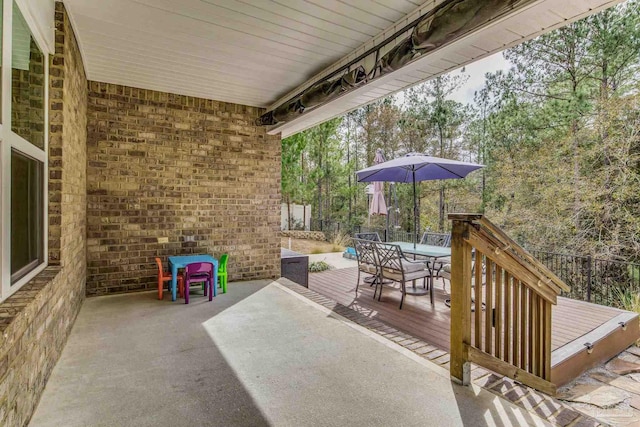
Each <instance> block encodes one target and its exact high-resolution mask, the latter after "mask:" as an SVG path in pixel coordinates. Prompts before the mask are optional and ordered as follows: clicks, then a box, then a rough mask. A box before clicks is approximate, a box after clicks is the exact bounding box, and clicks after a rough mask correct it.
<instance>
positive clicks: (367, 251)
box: [353, 239, 377, 268]
mask: <svg viewBox="0 0 640 427" xmlns="http://www.w3.org/2000/svg"><path fill="white" fill-rule="evenodd" d="M353 246H354V248H355V250H356V259H357V260H358V268H360V267H362V265H363V264H368V265H376V264H377V261H376V252H375V242H373V241H371V240H365V239H353Z"/></svg>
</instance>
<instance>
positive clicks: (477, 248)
mask: <svg viewBox="0 0 640 427" xmlns="http://www.w3.org/2000/svg"><path fill="white" fill-rule="evenodd" d="M449 219H450V220H452V222H453V229H452V245H451V375H452V376H453V377H454V378H455V379H458V380H459V381H461V382H462V383H463V384H468V383H469V381H470V365H469V364H470V362H473V363H475V364H477V365H480V366H484V367H486V368H488V369H491V370H492V371H494V372H498V373H500V374H503V375H506V376H508V377H510V378H513V379H517V380H518V381H520V382H522V383H524V384H526V385H529V386H531V387H533V388H536V389H538V390H541V391H543V392H545V393H549V394H555V390H556V386H555V385H554V384H553V383H552V382H551V306H552V305H553V304H556V302H557V299H556V298H557V296H558V295H559V294H560V292H562V291H565V292H568V291H569V288H568V286H567V285H566V284H564V282H562V281H561V280H560V279H559V278H558V277H557V276H556V275H555V274H553V273H552V272H551V271H550V270H549V269H548V268H547V267H546V266H544V265H543V264H542V263H540V262H539V261H537V260H536V259H535V258H534V257H533V256H531V255H530V254H529V253H528V252H527V251H526V250H524V249H523V248H522V247H520V246H519V245H518V244H517V243H516V242H515V241H513V240H512V239H511V238H510V237H508V236H507V235H506V234H505V233H504V232H503V231H502V230H500V229H499V228H498V227H496V226H495V225H493V224H492V223H491V222H490V221H489V220H487V219H486V218H484V217H483V216H482V215H480V214H450V215H449ZM483 285H484V286H483Z"/></svg>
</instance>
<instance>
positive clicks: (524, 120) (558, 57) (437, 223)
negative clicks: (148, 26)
mask: <svg viewBox="0 0 640 427" xmlns="http://www.w3.org/2000/svg"><path fill="white" fill-rule="evenodd" d="M504 56H505V57H506V58H507V59H508V60H509V61H510V63H511V64H512V67H511V69H509V70H508V71H499V72H496V73H491V74H489V75H487V76H486V84H485V87H484V88H483V89H482V90H481V91H479V92H478V93H477V94H476V97H475V100H474V103H473V105H470V106H465V105H462V104H459V103H457V102H454V101H452V100H451V99H449V95H450V94H451V93H452V91H453V90H455V89H456V88H458V87H460V85H461V84H462V83H464V79H463V77H461V76H460V75H459V74H449V75H443V76H440V77H438V78H435V79H433V80H432V81H430V82H427V83H425V84H422V85H418V86H416V87H414V88H411V89H408V90H406V91H405V92H404V94H403V95H402V96H401V97H396V98H386V99H384V100H381V101H377V102H374V103H372V104H370V105H367V106H365V107H362V108H359V109H357V110H355V111H353V112H351V113H349V114H348V115H346V116H345V117H344V118H342V119H335V120H332V121H329V122H327V123H324V124H322V125H319V126H317V127H315V128H313V129H309V130H307V131H304V132H302V133H300V134H298V135H296V136H293V137H290V138H287V139H286V140H284V141H283V171H282V194H283V201H285V202H296V203H306V204H312V211H313V218H314V220H315V221H314V222H316V223H317V222H318V221H323V223H326V222H334V223H335V222H339V223H341V226H342V229H343V230H344V229H345V228H346V229H349V228H350V227H352V226H354V225H362V226H365V227H366V226H370V227H376V228H384V227H385V226H386V218H384V217H371V218H370V217H369V216H368V215H367V213H368V200H367V195H366V194H365V191H364V189H365V185H364V184H362V183H357V182H355V177H354V172H355V171H356V170H359V169H362V168H364V167H367V166H370V165H371V164H372V163H373V158H374V154H375V152H376V150H377V149H382V150H383V152H384V155H385V157H386V158H387V159H392V158H396V157H399V156H402V155H405V154H406V153H410V152H423V153H427V154H429V155H435V156H439V157H446V158H451V159H458V160H466V161H478V162H480V163H483V164H485V165H486V167H485V168H484V170H483V171H481V172H475V173H473V174H471V175H470V176H469V177H468V178H466V179H464V180H448V181H433V182H423V183H420V184H419V185H418V205H419V209H420V210H419V211H420V227H421V229H423V230H424V229H426V228H429V229H431V230H439V229H443V230H446V229H447V228H448V227H449V224H448V222H447V221H446V213H448V212H452V211H458V212H461V211H466V212H470V211H476V212H477V211H480V212H485V213H486V214H487V215H488V216H489V217H490V218H491V219H492V220H493V221H495V222H497V223H498V224H499V225H501V226H503V227H504V228H505V229H506V231H507V232H508V233H510V234H511V235H513V236H515V237H516V238H517V239H519V240H521V241H522V242H523V243H527V244H529V245H531V246H535V247H539V248H544V249H548V250H565V251H568V252H574V253H581V254H591V255H594V256H598V257H600V258H606V259H617V260H628V261H637V260H640V215H638V212H640V196H638V194H640V191H639V189H640V94H639V91H640V0H630V1H627V2H625V3H622V4H620V5H617V6H615V7H613V8H609V9H606V10H605V11H603V12H600V13H599V14H596V15H593V16H591V17H589V18H586V19H583V20H581V21H578V22H574V23H572V24H569V25H568V26H565V27H563V28H561V29H558V30H556V31H552V32H550V33H548V34H545V35H543V36H541V37H538V38H536V39H534V40H530V41H527V42H525V43H523V44H521V45H519V46H517V47H514V48H511V49H508V50H507V51H505V53H504ZM384 188H385V190H384V191H385V196H386V197H385V198H386V200H387V205H388V207H389V208H390V209H391V217H390V221H389V223H390V226H391V228H395V227H399V229H402V230H406V231H409V230H411V229H412V226H413V195H412V188H411V185H405V184H397V185H394V186H393V189H392V191H391V197H390V196H389V190H390V186H389V184H385V187H384ZM324 229H325V230H326V228H324ZM337 246H342V245H340V244H338V243H336V247H337ZM629 274H633V275H637V274H640V273H638V272H637V271H635V270H634V271H633V272H630V273H629Z"/></svg>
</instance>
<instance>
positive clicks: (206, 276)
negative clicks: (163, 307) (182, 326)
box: [184, 262, 217, 304]
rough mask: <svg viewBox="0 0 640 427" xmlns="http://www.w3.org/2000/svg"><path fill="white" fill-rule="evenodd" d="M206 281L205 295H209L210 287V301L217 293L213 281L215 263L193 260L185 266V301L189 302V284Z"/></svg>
mask: <svg viewBox="0 0 640 427" xmlns="http://www.w3.org/2000/svg"><path fill="white" fill-rule="evenodd" d="M202 282H205V287H204V296H207V285H208V287H209V301H212V300H213V297H214V296H216V295H217V293H216V286H215V283H213V264H212V263H210V262H193V263H191V264H187V266H186V267H185V268H184V303H185V304H189V285H191V284H192V283H202Z"/></svg>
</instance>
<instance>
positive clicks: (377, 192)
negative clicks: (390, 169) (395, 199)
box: [369, 148, 387, 215]
mask: <svg viewBox="0 0 640 427" xmlns="http://www.w3.org/2000/svg"><path fill="white" fill-rule="evenodd" d="M373 162H374V163H375V164H376V165H378V164H380V163H383V162H384V156H383V155H382V150H381V149H379V148H378V149H377V150H376V156H375V158H374V159H373ZM386 214H387V204H386V202H385V201H384V183H383V182H381V181H375V182H374V183H373V195H372V197H371V203H370V204H369V215H386Z"/></svg>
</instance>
